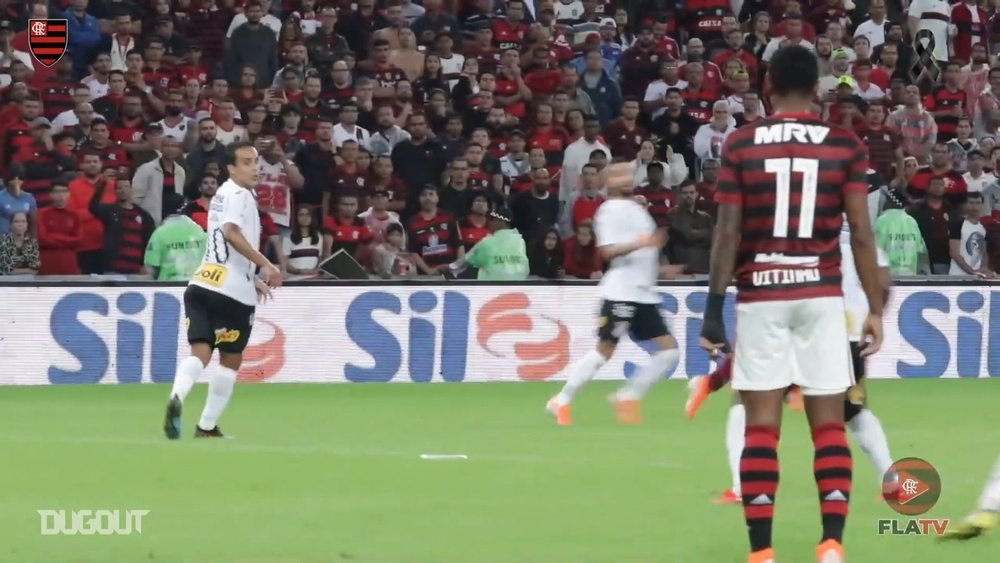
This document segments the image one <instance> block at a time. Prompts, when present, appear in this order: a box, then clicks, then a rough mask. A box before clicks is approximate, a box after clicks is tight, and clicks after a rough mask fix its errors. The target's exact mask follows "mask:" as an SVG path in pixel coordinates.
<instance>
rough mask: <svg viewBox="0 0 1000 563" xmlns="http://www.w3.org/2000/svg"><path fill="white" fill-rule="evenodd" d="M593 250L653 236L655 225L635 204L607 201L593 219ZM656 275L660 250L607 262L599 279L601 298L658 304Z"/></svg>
mask: <svg viewBox="0 0 1000 563" xmlns="http://www.w3.org/2000/svg"><path fill="white" fill-rule="evenodd" d="M594 232H595V235H596V236H597V246H599V247H600V246H607V245H610V244H621V243H629V242H635V241H636V240H638V239H639V238H641V237H644V236H650V235H652V234H653V233H655V232H656V221H654V220H653V217H652V216H651V215H650V214H649V212H648V211H646V208H644V207H643V206H641V205H639V204H638V203H637V202H636V201H635V200H633V199H631V198H629V199H621V198H614V199H609V200H608V201H605V202H604V203H602V204H601V206H600V207H598V208H597V214H596V215H595V216H594ZM659 274H660V249H659V248H653V247H646V248H640V249H639V250H636V251H634V252H630V253H629V254H626V255H624V256H618V257H617V258H615V259H613V260H611V264H610V265H609V268H608V271H607V272H605V274H604V276H603V277H602V278H601V282H600V284H599V285H600V287H601V297H603V298H604V299H606V300H608V301H630V302H632V303H651V304H655V303H659V302H660V295H659V294H658V293H657V291H656V280H657V278H658V277H659Z"/></svg>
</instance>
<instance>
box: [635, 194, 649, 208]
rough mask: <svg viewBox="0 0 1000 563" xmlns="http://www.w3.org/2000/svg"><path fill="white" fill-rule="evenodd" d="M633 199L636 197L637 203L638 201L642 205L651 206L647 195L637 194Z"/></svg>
mask: <svg viewBox="0 0 1000 563" xmlns="http://www.w3.org/2000/svg"><path fill="white" fill-rule="evenodd" d="M632 199H634V200H635V202H636V203H638V204H639V205H641V206H643V207H647V206H649V202H648V201H646V196H641V195H637V196H633V197H632Z"/></svg>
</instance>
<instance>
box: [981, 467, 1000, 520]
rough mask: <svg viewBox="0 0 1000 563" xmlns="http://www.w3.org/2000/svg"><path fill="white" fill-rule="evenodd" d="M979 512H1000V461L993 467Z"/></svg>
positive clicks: (982, 496)
mask: <svg viewBox="0 0 1000 563" xmlns="http://www.w3.org/2000/svg"><path fill="white" fill-rule="evenodd" d="M979 510H989V511H992V512H997V511H1000V459H997V462H996V464H995V465H994V466H993V472H992V473H990V478H989V480H988V481H987V482H986V488H984V489H983V494H982V495H980V497H979Z"/></svg>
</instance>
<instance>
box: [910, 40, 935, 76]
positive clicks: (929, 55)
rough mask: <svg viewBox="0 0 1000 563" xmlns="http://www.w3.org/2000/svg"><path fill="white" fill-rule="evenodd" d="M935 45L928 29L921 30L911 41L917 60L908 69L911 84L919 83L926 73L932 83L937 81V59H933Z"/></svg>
mask: <svg viewBox="0 0 1000 563" xmlns="http://www.w3.org/2000/svg"><path fill="white" fill-rule="evenodd" d="M935 45H936V42H935V41H934V33H933V32H931V31H930V30H929V29H921V30H920V31H918V32H917V36H916V37H914V39H913V50H914V51H916V53H917V58H918V59H919V60H918V61H917V62H915V63H914V64H913V67H912V68H910V80H912V81H913V83H917V82H919V81H920V78H921V75H922V74H924V73H927V76H928V77H929V78H930V79H931V80H932V81H933V82H935V83H936V82H937V81H938V77H939V76H940V74H941V68H940V67H938V64H937V59H935V58H934V47H935Z"/></svg>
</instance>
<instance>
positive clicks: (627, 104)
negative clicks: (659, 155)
mask: <svg viewBox="0 0 1000 563" xmlns="http://www.w3.org/2000/svg"><path fill="white" fill-rule="evenodd" d="M639 115H640V105H639V101H638V100H636V99H634V98H630V99H626V100H625V101H624V102H622V108H621V117H619V118H618V119H616V120H614V121H612V122H611V123H609V124H608V125H607V126H606V127H605V129H604V138H605V139H607V141H608V150H609V151H610V152H611V154H612V156H613V158H618V159H621V160H625V161H628V160H632V159H634V158H635V156H636V153H637V152H638V151H639V147H640V146H641V145H642V142H643V141H644V140H645V139H647V138H649V131H648V130H647V128H646V127H645V126H644V125H642V124H640V123H639Z"/></svg>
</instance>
